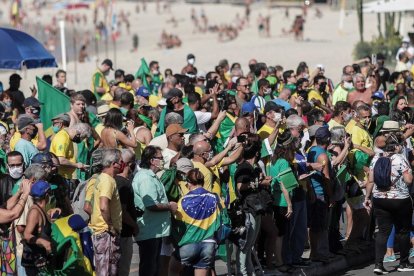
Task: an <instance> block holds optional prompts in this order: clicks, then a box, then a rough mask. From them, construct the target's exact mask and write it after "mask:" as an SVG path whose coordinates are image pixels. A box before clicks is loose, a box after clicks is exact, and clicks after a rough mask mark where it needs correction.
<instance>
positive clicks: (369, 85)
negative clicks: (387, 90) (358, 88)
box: [365, 79, 372, 89]
mask: <svg viewBox="0 0 414 276" xmlns="http://www.w3.org/2000/svg"><path fill="white" fill-rule="evenodd" d="M371 86H372V82H371V81H370V80H369V79H367V81H366V82H365V88H367V89H368V88H370V87H371Z"/></svg>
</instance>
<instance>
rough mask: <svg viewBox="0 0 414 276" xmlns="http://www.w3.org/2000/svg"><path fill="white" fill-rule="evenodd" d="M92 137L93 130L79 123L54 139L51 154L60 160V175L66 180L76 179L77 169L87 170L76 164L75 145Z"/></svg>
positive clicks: (63, 130) (82, 165) (80, 164)
mask: <svg viewBox="0 0 414 276" xmlns="http://www.w3.org/2000/svg"><path fill="white" fill-rule="evenodd" d="M90 135H91V128H90V127H89V125H87V124H84V123H77V124H75V125H73V126H71V127H67V128H63V129H61V130H60V131H59V132H58V133H56V135H55V136H54V137H53V139H52V142H51V144H50V152H51V153H53V154H55V155H56V156H57V157H58V158H59V162H60V167H59V174H60V175H62V176H63V177H65V178H66V179H76V176H74V175H73V174H74V172H75V170H76V169H86V168H87V166H86V165H85V164H82V163H77V162H76V156H75V150H74V147H73V143H72V142H74V143H80V142H81V141H82V140H83V139H85V138H86V137H89V136H90Z"/></svg>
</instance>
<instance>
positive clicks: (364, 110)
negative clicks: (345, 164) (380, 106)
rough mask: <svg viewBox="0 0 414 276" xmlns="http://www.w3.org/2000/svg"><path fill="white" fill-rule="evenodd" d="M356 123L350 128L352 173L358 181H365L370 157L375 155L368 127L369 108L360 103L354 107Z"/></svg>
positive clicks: (369, 119) (369, 118) (369, 121)
mask: <svg viewBox="0 0 414 276" xmlns="http://www.w3.org/2000/svg"><path fill="white" fill-rule="evenodd" d="M355 121H356V124H355V126H354V127H353V128H352V130H351V133H350V134H351V137H352V144H353V149H352V150H351V152H350V156H351V158H352V159H351V160H353V166H352V167H353V171H354V175H355V176H356V178H357V179H358V180H359V181H366V180H367V176H368V170H367V169H368V168H369V164H370V160H371V158H372V157H373V156H374V155H375V152H374V150H373V148H374V143H373V140H372V137H371V135H370V134H369V133H368V128H369V125H370V123H371V108H370V107H369V106H368V105H365V104H364V105H360V106H359V107H358V108H357V109H356V118H355Z"/></svg>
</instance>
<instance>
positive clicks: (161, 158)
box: [152, 156, 164, 160]
mask: <svg viewBox="0 0 414 276" xmlns="http://www.w3.org/2000/svg"><path fill="white" fill-rule="evenodd" d="M152 159H158V160H163V159H164V157H162V156H161V157H157V156H154V157H153V158H152Z"/></svg>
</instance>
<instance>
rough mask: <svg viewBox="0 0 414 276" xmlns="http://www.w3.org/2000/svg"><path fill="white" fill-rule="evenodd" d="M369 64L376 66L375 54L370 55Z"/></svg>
mask: <svg viewBox="0 0 414 276" xmlns="http://www.w3.org/2000/svg"><path fill="white" fill-rule="evenodd" d="M371 63H372V64H374V65H375V64H377V55H376V54H372V55H371Z"/></svg>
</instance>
